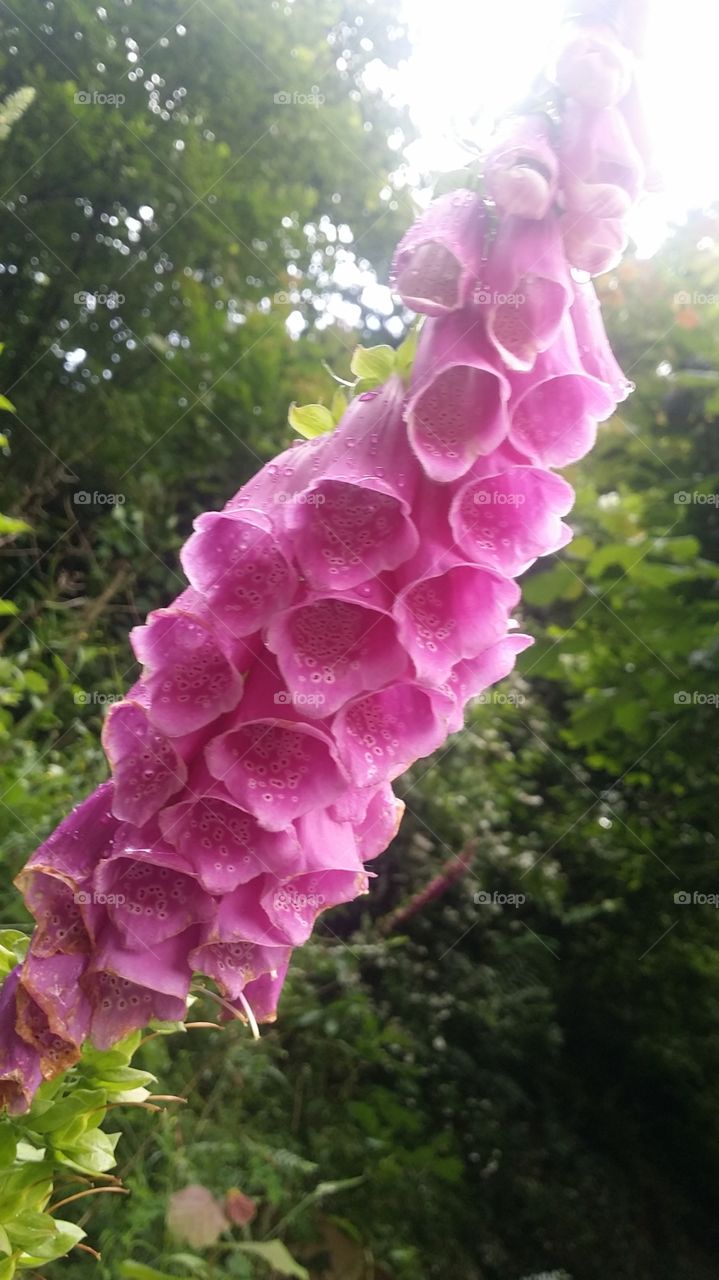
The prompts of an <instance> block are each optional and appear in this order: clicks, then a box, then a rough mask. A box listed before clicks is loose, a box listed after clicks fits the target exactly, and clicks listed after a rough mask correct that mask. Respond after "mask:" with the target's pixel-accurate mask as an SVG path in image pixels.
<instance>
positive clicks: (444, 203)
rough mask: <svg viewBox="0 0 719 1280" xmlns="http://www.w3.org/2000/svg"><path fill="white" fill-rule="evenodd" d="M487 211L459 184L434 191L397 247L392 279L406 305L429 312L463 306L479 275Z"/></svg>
mask: <svg viewBox="0 0 719 1280" xmlns="http://www.w3.org/2000/svg"><path fill="white" fill-rule="evenodd" d="M486 222H487V217H486V211H485V208H484V202H483V200H482V198H481V196H479V195H476V194H475V193H474V192H473V191H468V190H466V189H464V188H460V189H459V190H457V191H452V192H450V193H449V194H447V195H444V196H439V198H438V199H437V200H434V201H433V202H432V204H431V205H430V206H429V208H428V209H427V210H425V212H424V213H423V214H421V215H420V217H419V218H417V219H416V221H415V222H413V223H412V226H411V227H410V228H409V230H408V231H407V232H406V233H405V235H404V236H403V237H402V239H401V240H400V242H399V245H398V246H397V251H396V253H395V257H394V262H393V264H392V272H391V280H392V282H393V284H394V288H395V290H396V292H397V293H398V294H399V295H400V297H401V299H402V301H403V302H404V304H405V306H407V307H410V309H411V310H412V311H419V312H421V313H422V314H424V315H428V316H439V315H444V314H445V313H446V312H448V311H453V310H454V309H455V308H457V307H463V306H465V305H466V304H467V303H468V302H469V300H470V298H471V296H472V291H473V289H474V286H475V284H476V282H477V279H478V277H479V275H480V274H481V266H482V258H483V256H484V253H485V236H486Z"/></svg>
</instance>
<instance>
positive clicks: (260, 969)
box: [190, 942, 291, 1000]
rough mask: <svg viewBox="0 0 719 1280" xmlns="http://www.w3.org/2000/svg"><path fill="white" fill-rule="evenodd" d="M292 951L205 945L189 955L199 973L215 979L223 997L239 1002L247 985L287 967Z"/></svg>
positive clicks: (232, 944) (233, 944)
mask: <svg viewBox="0 0 719 1280" xmlns="http://www.w3.org/2000/svg"><path fill="white" fill-rule="evenodd" d="M290 952H291V948H290V947H287V946H261V945H260V944H259V943H256V942H203V943H200V945H199V946H198V947H196V948H195V950H194V951H192V952H191V953H190V964H191V966H192V968H193V970H194V971H195V972H196V973H202V974H204V975H205V976H206V977H208V978H212V979H213V981H214V982H216V983H217V986H218V987H219V989H220V992H221V993H222V995H224V996H226V997H227V999H228V1000H237V999H238V997H239V996H240V994H241V992H243V991H244V990H245V989H246V988H247V985H248V983H251V982H254V981H256V979H257V978H260V977H262V975H263V974H271V973H276V972H277V970H278V969H279V968H281V967H282V966H283V965H284V966H285V967H286V965H287V963H288V961H289V958H290Z"/></svg>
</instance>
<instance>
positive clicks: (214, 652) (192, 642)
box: [130, 609, 242, 737]
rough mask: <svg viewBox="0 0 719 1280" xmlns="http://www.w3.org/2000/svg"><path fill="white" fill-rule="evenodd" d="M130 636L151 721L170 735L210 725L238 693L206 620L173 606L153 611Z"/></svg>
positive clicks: (229, 666)
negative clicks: (142, 668)
mask: <svg viewBox="0 0 719 1280" xmlns="http://www.w3.org/2000/svg"><path fill="white" fill-rule="evenodd" d="M130 640H131V643H132V647H133V649H134V651H135V657H136V658H137V660H138V662H142V663H144V665H145V668H146V670H145V673H144V676H143V684H144V689H145V691H146V694H147V700H148V701H147V708H148V712H149V715H150V718H151V719H152V722H153V724H154V725H156V727H157V728H158V729H159V730H160V731H161V732H162V733H166V734H169V735H170V736H171V737H180V736H182V735H183V734H186V733H191V732H192V731H193V730H194V729H202V728H203V727H204V726H205V725H206V724H211V723H212V721H213V720H216V719H217V717H218V716H219V715H221V714H222V712H223V711H231V710H232V708H233V707H235V706H237V703H238V702H239V700H240V698H241V697H242V678H241V676H240V674H239V672H238V671H237V670H236V669H235V667H234V666H233V665H232V664H231V663H230V662H229V660H228V659H227V658H226V657H225V655H224V653H223V652H222V649H221V648H220V645H219V643H218V641H217V639H216V637H215V635H214V634H213V632H212V630H211V628H210V625H209V623H208V622H204V621H200V619H199V618H197V617H193V616H192V615H191V614H189V613H181V612H180V611H179V610H177V609H158V610H157V612H155V613H153V614H151V615H150V618H149V619H148V622H147V624H146V625H145V626H144V627H135V628H134V630H133V631H131V632H130Z"/></svg>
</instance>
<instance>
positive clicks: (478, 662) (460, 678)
mask: <svg viewBox="0 0 719 1280" xmlns="http://www.w3.org/2000/svg"><path fill="white" fill-rule="evenodd" d="M532 644H534V640H533V639H532V637H531V636H526V635H522V633H521V632H519V631H511V632H510V633H509V635H507V636H504V637H503V639H502V640H498V641H497V643H496V644H493V645H490V646H489V648H488V649H483V650H482V652H481V653H480V654H479V655H478V657H476V658H465V659H463V661H462V662H458V663H457V666H456V667H454V668H453V670H452V672H451V674H450V677H449V679H448V680H447V682H446V684H445V685H444V686H443V687H442V690H441V695H442V697H443V698H446V707H445V714H446V715H447V731H448V732H449V733H458V732H459V730H460V729H461V728H462V727H463V726H464V719H465V713H466V709H467V705H468V703H470V702H471V700H472V699H473V698H476V697H478V696H479V695H480V694H482V693H484V691H485V689H489V688H490V686H491V685H494V684H496V683H497V682H498V681H499V680H504V678H505V676H508V675H509V674H510V672H511V671H512V670H513V669H514V665H515V663H516V661H517V658H518V656H519V654H520V653H523V652H524V650H525V649H527V648H529V646H530V645H532Z"/></svg>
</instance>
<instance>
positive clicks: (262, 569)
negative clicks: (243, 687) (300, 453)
mask: <svg viewBox="0 0 719 1280" xmlns="http://www.w3.org/2000/svg"><path fill="white" fill-rule="evenodd" d="M181 560H182V567H183V569H184V570H185V573H186V574H187V576H188V578H189V580H190V583H191V584H192V586H193V587H194V588H195V590H196V591H198V592H200V593H201V594H202V596H203V597H204V599H205V601H206V605H207V608H208V610H209V612H210V616H211V617H213V618H216V619H219V620H221V621H222V622H223V623H224V624H225V626H226V627H227V629H228V631H229V632H230V633H231V634H232V635H233V636H248V635H251V633H252V632H253V631H256V630H257V628H258V627H261V626H263V625H264V624H265V623H266V622H268V621H269V619H270V618H271V617H272V614H273V613H274V610H275V609H276V608H277V607H278V606H281V605H282V603H283V602H284V603H289V601H290V600H291V599H292V596H293V594H294V591H295V587H296V582H297V579H296V576H295V573H294V571H293V570H292V568H291V566H290V564H289V562H288V561H287V559H286V557H285V555H284V553H283V551H282V548H281V546H280V543H279V542H278V540H277V538H276V537H275V535H274V534H273V532H272V529H271V524H270V521H269V519H268V518H267V517H266V516H263V515H262V514H260V513H259V512H250V511H247V512H242V513H240V512H237V513H230V512H215V511H208V512H205V514H204V515H202V516H198V518H197V520H196V521H195V533H193V535H192V537H191V538H189V540H188V541H187V542H186V543H185V547H184V549H183V551H182V554H181Z"/></svg>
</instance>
